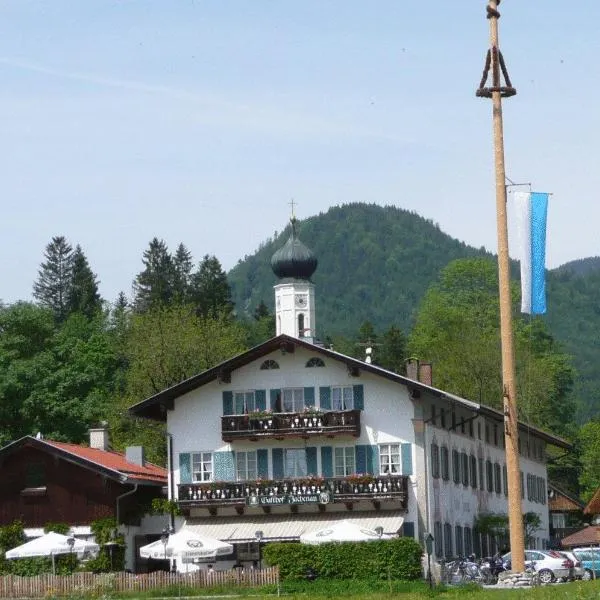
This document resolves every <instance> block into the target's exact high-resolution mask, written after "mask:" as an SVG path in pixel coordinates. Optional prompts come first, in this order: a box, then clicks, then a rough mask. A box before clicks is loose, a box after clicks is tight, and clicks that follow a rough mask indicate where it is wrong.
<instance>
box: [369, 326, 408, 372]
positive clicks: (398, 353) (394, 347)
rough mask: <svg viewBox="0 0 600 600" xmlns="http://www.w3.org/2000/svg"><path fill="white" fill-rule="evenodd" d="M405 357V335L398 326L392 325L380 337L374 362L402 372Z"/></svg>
mask: <svg viewBox="0 0 600 600" xmlns="http://www.w3.org/2000/svg"><path fill="white" fill-rule="evenodd" d="M406 358H407V354H406V336H405V335H404V333H402V330H401V329H400V328H399V327H396V326H395V325H392V326H391V327H390V328H389V329H388V330H387V331H385V332H384V333H383V335H382V336H381V338H380V345H379V347H377V349H376V351H375V361H374V362H375V364H377V365H379V366H380V367H383V368H384V369H388V370H389V371H393V372H395V373H404V372H405V362H406Z"/></svg>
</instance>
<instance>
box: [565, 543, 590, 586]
mask: <svg viewBox="0 0 600 600" xmlns="http://www.w3.org/2000/svg"><path fill="white" fill-rule="evenodd" d="M560 553H561V554H562V555H563V556H564V557H565V558H568V559H569V560H571V561H572V562H573V568H572V569H571V573H570V574H569V579H570V580H573V579H584V578H585V577H586V573H585V569H584V568H583V565H582V564H581V561H580V560H579V559H578V558H577V557H576V556H575V554H573V552H571V551H570V550H560Z"/></svg>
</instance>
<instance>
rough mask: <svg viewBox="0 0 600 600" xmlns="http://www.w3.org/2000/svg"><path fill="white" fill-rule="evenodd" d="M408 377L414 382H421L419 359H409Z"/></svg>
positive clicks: (407, 362) (407, 363)
mask: <svg viewBox="0 0 600 600" xmlns="http://www.w3.org/2000/svg"><path fill="white" fill-rule="evenodd" d="M406 376H407V377H408V378H409V379H412V380H413V381H419V359H418V358H408V359H407V360H406Z"/></svg>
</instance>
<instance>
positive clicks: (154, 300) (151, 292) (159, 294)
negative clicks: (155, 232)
mask: <svg viewBox="0 0 600 600" xmlns="http://www.w3.org/2000/svg"><path fill="white" fill-rule="evenodd" d="M142 262H143V264H144V267H145V268H144V270H143V271H142V272H141V273H139V274H138V275H137V276H136V278H135V282H134V284H133V288H134V292H135V299H134V302H133V303H134V306H135V309H136V311H137V312H146V311H147V310H150V309H151V308H156V307H159V306H165V305H168V304H169V303H170V302H171V300H172V298H173V293H174V292H173V259H172V258H171V255H170V254H169V250H168V248H167V245H166V244H165V242H164V241H163V240H159V239H158V238H154V239H153V240H152V241H151V242H150V246H149V247H148V250H146V251H144V257H143V259H142Z"/></svg>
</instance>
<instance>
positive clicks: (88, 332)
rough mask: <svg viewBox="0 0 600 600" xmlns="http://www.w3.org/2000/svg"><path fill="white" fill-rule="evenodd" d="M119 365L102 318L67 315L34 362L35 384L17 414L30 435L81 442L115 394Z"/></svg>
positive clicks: (99, 316) (99, 418)
mask: <svg viewBox="0 0 600 600" xmlns="http://www.w3.org/2000/svg"><path fill="white" fill-rule="evenodd" d="M116 365H117V356H116V353H115V349H114V346H113V344H112V339H111V337H110V335H109V333H108V332H107V331H106V327H105V319H104V316H103V315H98V316H97V317H96V318H95V319H92V320H89V319H87V318H86V317H85V316H84V315H81V314H73V315H71V316H70V317H69V318H68V319H67V320H66V321H65V323H64V324H63V325H62V326H61V328H60V329H59V330H58V331H56V332H55V334H54V336H53V338H52V340H51V341H50V343H49V344H48V346H47V347H46V348H45V349H44V350H43V351H42V352H41V353H40V354H38V355H37V356H36V357H35V360H34V365H33V368H34V369H36V370H35V371H34V373H35V374H36V377H35V383H34V385H33V388H32V389H31V390H30V392H29V395H28V396H27V398H26V399H25V400H24V401H23V403H22V406H21V409H20V412H21V415H22V417H23V419H24V421H25V422H26V423H27V424H28V431H25V432H23V433H35V432H37V431H41V432H42V433H44V435H46V436H47V437H50V438H53V439H64V440H68V441H73V442H81V441H83V440H84V439H85V438H86V435H87V430H88V428H89V427H90V426H91V425H92V424H93V423H96V422H98V421H100V420H102V419H103V418H104V417H105V416H106V413H107V411H108V407H109V405H110V403H111V399H112V395H113V394H114V389H115V386H114V375H115V371H116Z"/></svg>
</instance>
